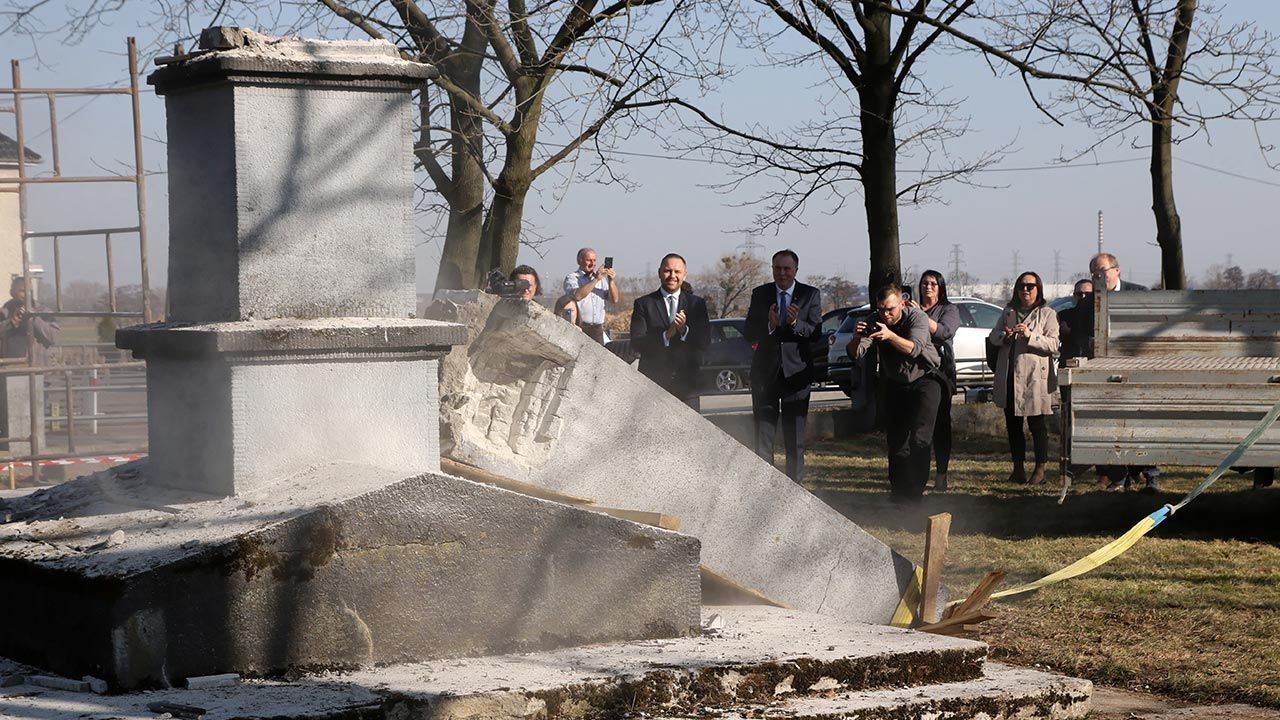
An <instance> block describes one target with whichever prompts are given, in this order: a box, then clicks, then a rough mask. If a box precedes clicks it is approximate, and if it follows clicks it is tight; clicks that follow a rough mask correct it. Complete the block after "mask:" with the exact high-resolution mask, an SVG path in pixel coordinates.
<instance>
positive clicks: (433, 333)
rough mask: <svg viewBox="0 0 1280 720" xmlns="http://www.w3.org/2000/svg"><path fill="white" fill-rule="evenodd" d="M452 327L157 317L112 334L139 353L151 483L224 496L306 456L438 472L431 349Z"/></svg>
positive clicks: (445, 343)
mask: <svg viewBox="0 0 1280 720" xmlns="http://www.w3.org/2000/svg"><path fill="white" fill-rule="evenodd" d="M463 335H464V328H462V327H461V326H458V325H453V324H449V323H440V322H434V321H429V320H395V319H389V320H388V319H384V320H377V319H372V320H371V319H358V318H324V319H317V320H305V321H300V320H256V321H243V322H230V323H214V324H190V325H183V324H171V323H157V324H153V325H140V326H135V327H131V328H125V329H122V330H120V331H119V332H118V333H117V338H116V340H117V343H118V344H119V345H120V347H123V348H127V349H130V350H133V351H134V352H135V353H136V354H137V355H138V356H139V357H143V358H146V360H147V386H148V391H149V392H148V393H147V411H148V417H149V422H148V425H147V433H148V438H149V446H150V453H151V460H152V463H153V467H154V468H155V470H156V472H155V473H154V477H155V481H156V482H157V483H160V484H164V485H166V486H169V487H176V488H184V489H187V490H194V491H198V492H204V493H209V494H214V495H235V494H239V493H243V492H245V491H246V490H249V489H251V488H254V487H256V486H260V485H266V484H270V483H272V482H275V481H277V480H279V479H280V478H282V477H285V476H287V475H290V474H292V473H294V472H297V471H298V470H300V469H302V468H306V467H308V466H310V465H314V464H317V463H326V462H334V461H347V462H358V463H368V464H369V465H373V466H377V467H383V468H387V469H391V470H396V471H400V472H404V473H406V474H407V473H414V472H425V471H438V470H439V469H440V457H439V446H438V433H437V432H436V428H437V424H438V419H437V418H438V394H437V376H438V372H437V360H436V358H438V357H439V356H440V355H441V354H442V353H444V352H445V351H446V350H447V349H448V348H449V347H450V346H451V345H452V344H454V343H457V342H459V341H461V340H462V339H463Z"/></svg>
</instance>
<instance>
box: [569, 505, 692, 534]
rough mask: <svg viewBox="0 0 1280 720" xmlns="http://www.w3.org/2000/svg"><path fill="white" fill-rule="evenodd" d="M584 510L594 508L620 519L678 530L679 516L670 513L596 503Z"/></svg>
mask: <svg viewBox="0 0 1280 720" xmlns="http://www.w3.org/2000/svg"><path fill="white" fill-rule="evenodd" d="M583 509H584V510H594V511H596V512H602V513H604V514H605V515H611V516H613V517H616V518H621V519H622V520H630V521H631V522H637V523H641V524H643V525H652V526H653V527H656V528H662V529H663V530H671V531H675V532H678V531H679V530H680V518H678V517H674V516H671V515H663V514H662V513H656V512H649V511H647V510H625V509H623V508H607V507H599V506H596V505H592V506H588V507H585V508H583Z"/></svg>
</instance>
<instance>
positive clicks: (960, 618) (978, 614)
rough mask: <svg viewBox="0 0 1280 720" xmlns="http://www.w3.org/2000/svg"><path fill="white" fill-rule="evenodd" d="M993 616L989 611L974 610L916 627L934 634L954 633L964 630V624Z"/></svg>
mask: <svg viewBox="0 0 1280 720" xmlns="http://www.w3.org/2000/svg"><path fill="white" fill-rule="evenodd" d="M994 617H995V615H992V614H990V613H985V612H982V611H981V610H975V611H973V612H968V613H965V614H964V615H960V614H956V615H952V616H951V617H950V618H947V619H946V620H942V621H940V622H936V623H932V624H929V625H921V626H920V627H918V628H916V629H917V630H920V631H922V632H928V633H934V634H935V635H955V634H957V633H961V632H965V629H966V628H965V626H966V625H977V624H978V623H981V622H986V621H987V620H991V619H992V618H994Z"/></svg>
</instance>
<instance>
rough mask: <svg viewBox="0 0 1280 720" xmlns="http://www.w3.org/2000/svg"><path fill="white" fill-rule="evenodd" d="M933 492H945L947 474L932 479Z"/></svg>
mask: <svg viewBox="0 0 1280 720" xmlns="http://www.w3.org/2000/svg"><path fill="white" fill-rule="evenodd" d="M933 491H934V492H936V493H944V492H946V491H947V474H946V473H942V474H941V475H937V476H936V477H934V478H933Z"/></svg>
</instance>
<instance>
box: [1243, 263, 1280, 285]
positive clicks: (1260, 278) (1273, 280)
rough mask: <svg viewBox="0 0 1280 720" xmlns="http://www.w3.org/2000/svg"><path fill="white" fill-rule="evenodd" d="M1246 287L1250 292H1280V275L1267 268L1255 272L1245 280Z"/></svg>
mask: <svg viewBox="0 0 1280 720" xmlns="http://www.w3.org/2000/svg"><path fill="white" fill-rule="evenodd" d="M1244 286H1245V287H1247V288H1249V289H1250V290H1280V275H1276V274H1275V273H1273V272H1271V271H1270V270H1267V269H1265V268H1262V269H1258V270H1254V271H1253V272H1251V273H1249V277H1248V278H1246V279H1245V281H1244Z"/></svg>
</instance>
